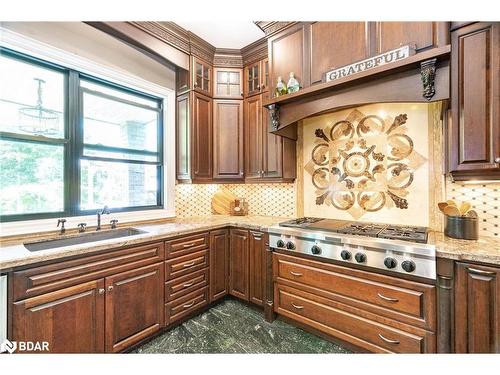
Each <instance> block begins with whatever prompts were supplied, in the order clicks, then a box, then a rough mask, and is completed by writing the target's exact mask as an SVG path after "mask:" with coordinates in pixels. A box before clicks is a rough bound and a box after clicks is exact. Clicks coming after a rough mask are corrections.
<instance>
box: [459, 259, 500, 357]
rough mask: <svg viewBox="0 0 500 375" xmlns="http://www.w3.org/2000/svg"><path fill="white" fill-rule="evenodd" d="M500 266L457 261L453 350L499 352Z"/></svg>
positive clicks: (461, 351) (462, 351)
mask: <svg viewBox="0 0 500 375" xmlns="http://www.w3.org/2000/svg"><path fill="white" fill-rule="evenodd" d="M499 279H500V268H496V267H486V266H480V265H475V264H468V263H457V265H456V277H455V351H456V352H457V353H500V280H499Z"/></svg>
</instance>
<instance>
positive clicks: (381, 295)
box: [377, 293, 399, 302]
mask: <svg viewBox="0 0 500 375" xmlns="http://www.w3.org/2000/svg"><path fill="white" fill-rule="evenodd" d="M377 296H379V297H380V298H382V299H383V300H385V301H389V302H399V300H398V299H397V298H391V297H386V296H384V295H383V294H380V293H377Z"/></svg>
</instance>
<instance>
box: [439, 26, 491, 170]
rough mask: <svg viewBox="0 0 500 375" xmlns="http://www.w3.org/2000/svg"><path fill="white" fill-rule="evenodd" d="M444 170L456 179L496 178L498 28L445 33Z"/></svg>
mask: <svg viewBox="0 0 500 375" xmlns="http://www.w3.org/2000/svg"><path fill="white" fill-rule="evenodd" d="M451 39H452V50H451V122H449V124H448V137H449V138H448V153H449V155H448V168H449V172H451V173H452V175H453V176H454V177H455V178H456V179H468V178H498V177H500V124H499V123H500V115H499V101H500V100H499V95H500V94H499V91H500V88H499V86H500V83H499V74H498V72H499V71H500V65H499V60H500V52H499V51H500V24H499V23H490V22H481V23H475V24H472V25H469V26H466V27H463V28H460V29H458V30H455V31H453V32H452V34H451Z"/></svg>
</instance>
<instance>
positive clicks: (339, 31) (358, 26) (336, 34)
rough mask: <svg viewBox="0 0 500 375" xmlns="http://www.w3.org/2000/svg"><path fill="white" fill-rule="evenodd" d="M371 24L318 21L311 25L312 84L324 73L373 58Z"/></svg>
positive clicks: (321, 77)
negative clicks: (370, 38)
mask: <svg viewBox="0 0 500 375" xmlns="http://www.w3.org/2000/svg"><path fill="white" fill-rule="evenodd" d="M368 28H369V23H368V22H315V23H313V24H312V25H311V84H313V85H314V84H315V83H320V82H322V80H323V76H324V74H325V73H326V72H327V71H329V70H331V69H334V68H339V67H342V66H345V65H349V64H351V63H353V62H355V61H360V60H363V59H366V58H367V57H369V56H370V44H369V37H368V35H369V34H368V31H369V30H368Z"/></svg>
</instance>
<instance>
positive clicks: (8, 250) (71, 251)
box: [0, 215, 500, 270]
mask: <svg viewBox="0 0 500 375" xmlns="http://www.w3.org/2000/svg"><path fill="white" fill-rule="evenodd" d="M284 220H287V219H286V218H280V217H266V216H225V215H212V216H202V217H186V218H175V219H169V220H165V222H162V223H155V224H138V225H130V226H132V227H134V228H138V229H142V230H145V231H146V232H147V233H144V234H138V235H134V236H130V237H122V238H116V239H110V240H104V241H99V242H94V243H83V244H78V245H73V246H66V247H60V248H56V249H49V250H41V251H34V252H31V251H28V250H27V249H26V248H25V247H24V246H23V244H22V243H23V242H25V241H26V239H24V241H22V240H20V239H19V240H18V241H17V242H15V241H14V242H13V241H9V242H8V243H6V242H4V243H2V244H0V270H6V269H11V268H14V267H19V266H25V265H29V264H34V263H39V262H43V261H49V260H54V259H60V258H61V259H62V258H67V257H72V256H76V255H82V254H91V253H95V252H99V251H102V250H106V249H109V248H111V247H116V248H117V247H122V246H129V245H134V244H139V243H144V242H151V241H155V240H163V239H168V238H172V237H176V236H179V235H186V234H189V233H195V232H200V231H207V230H213V229H217V228H223V227H226V226H233V227H238V228H243V229H253V230H258V231H267V229H268V228H269V227H270V226H273V225H276V224H278V223H279V222H281V221H284ZM56 238H59V237H58V236H56ZM428 243H429V244H431V245H435V246H436V255H437V256H438V257H441V258H448V259H454V260H464V261H473V262H482V263H490V264H496V265H500V239H498V238H493V237H481V238H480V239H479V240H477V241H468V240H456V239H453V238H448V237H445V236H444V234H443V233H441V232H430V233H429V242H428Z"/></svg>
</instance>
